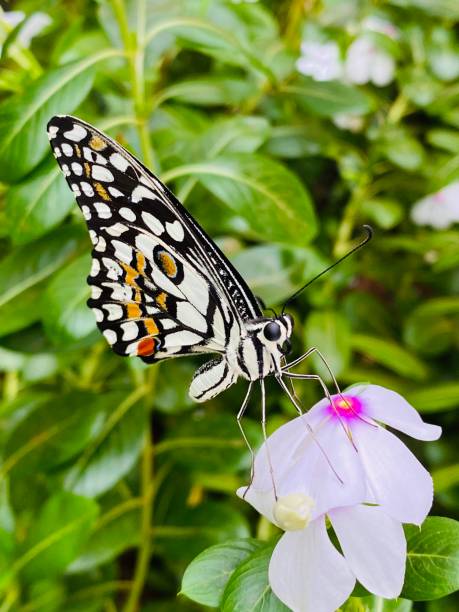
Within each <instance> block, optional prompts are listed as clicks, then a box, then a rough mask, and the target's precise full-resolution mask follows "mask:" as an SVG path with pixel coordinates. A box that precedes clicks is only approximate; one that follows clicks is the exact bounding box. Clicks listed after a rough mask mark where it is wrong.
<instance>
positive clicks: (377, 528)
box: [329, 505, 406, 599]
mask: <svg viewBox="0 0 459 612" xmlns="http://www.w3.org/2000/svg"><path fill="white" fill-rule="evenodd" d="M329 516H330V520H331V522H332V525H333V528H334V530H335V532H336V535H337V536H338V540H339V542H340V544H341V548H342V550H343V553H344V557H345V559H346V561H347V562H348V564H349V567H350V568H351V570H352V571H353V572H354V574H355V576H356V577H357V579H358V580H359V582H361V583H362V584H363V586H364V587H365V588H367V589H368V590H369V591H371V592H372V593H375V594H376V595H380V596H381V597H387V598H388V599H393V598H395V597H397V596H398V595H400V592H401V590H402V586H403V578H404V575H405V559H406V540H405V535H404V533H403V528H402V525H401V524H400V522H399V521H396V520H395V519H393V518H391V517H389V516H387V515H386V514H385V513H384V512H383V511H382V510H381V508H378V507H376V506H363V505H360V506H354V507H352V508H338V509H336V510H332V511H331V512H330V513H329Z"/></svg>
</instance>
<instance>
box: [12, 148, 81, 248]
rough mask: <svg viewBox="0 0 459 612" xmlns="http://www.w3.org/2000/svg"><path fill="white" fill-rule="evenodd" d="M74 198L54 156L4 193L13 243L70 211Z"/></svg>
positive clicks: (33, 236) (37, 233)
mask: <svg viewBox="0 0 459 612" xmlns="http://www.w3.org/2000/svg"><path fill="white" fill-rule="evenodd" d="M74 201H75V198H74V195H73V193H72V192H71V191H70V189H69V188H68V185H67V183H66V181H65V180H64V178H63V177H62V174H61V171H60V169H59V166H58V165H57V164H56V162H55V161H54V159H53V160H52V161H50V163H46V164H45V165H43V166H41V167H40V168H39V169H38V170H37V171H36V172H34V173H33V174H32V175H31V176H30V177H28V178H27V180H25V181H23V182H22V183H20V184H18V185H16V186H14V187H12V188H11V189H10V190H9V191H8V192H7V196H6V221H7V224H8V231H9V234H10V236H11V239H12V241H13V243H14V244H25V243H26V242H30V241H31V240H34V239H36V238H39V237H40V236H42V235H43V234H46V232H48V231H49V230H50V229H51V228H53V227H54V226H56V225H57V224H58V223H59V222H60V221H62V219H64V217H66V215H67V214H68V212H69V211H70V209H71V207H72V204H73V203H74Z"/></svg>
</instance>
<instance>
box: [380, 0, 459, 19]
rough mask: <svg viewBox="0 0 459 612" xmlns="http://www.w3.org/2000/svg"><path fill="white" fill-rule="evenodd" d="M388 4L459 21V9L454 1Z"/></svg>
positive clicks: (404, 0)
mask: <svg viewBox="0 0 459 612" xmlns="http://www.w3.org/2000/svg"><path fill="white" fill-rule="evenodd" d="M390 3H391V4H395V5H396V6H402V7H404V8H407V9H412V8H416V9H419V10H420V11H423V12H425V13H427V14H428V15H433V16H434V17H445V18H446V19H451V20H457V19H459V7H458V5H457V2H456V0H390Z"/></svg>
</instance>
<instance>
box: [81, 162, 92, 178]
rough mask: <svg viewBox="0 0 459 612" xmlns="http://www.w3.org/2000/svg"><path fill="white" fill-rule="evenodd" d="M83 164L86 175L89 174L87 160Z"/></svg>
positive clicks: (89, 169) (89, 168)
mask: <svg viewBox="0 0 459 612" xmlns="http://www.w3.org/2000/svg"><path fill="white" fill-rule="evenodd" d="M83 166H84V173H85V174H86V176H91V166H90V165H89V164H88V162H84V164H83Z"/></svg>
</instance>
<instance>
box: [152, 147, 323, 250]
mask: <svg viewBox="0 0 459 612" xmlns="http://www.w3.org/2000/svg"><path fill="white" fill-rule="evenodd" d="M185 175H191V176H197V177H198V178H199V180H200V181H201V182H202V184H203V185H204V186H205V187H206V188H207V189H208V190H209V191H211V192H212V193H213V194H214V195H215V196H217V197H218V198H219V199H220V200H222V202H224V203H225V204H226V205H227V206H228V207H229V208H230V209H231V210H233V211H234V212H235V213H236V214H238V215H239V216H240V217H242V218H243V219H245V221H246V222H247V227H246V228H244V229H245V230H246V231H248V232H250V233H253V234H255V235H256V236H258V237H261V238H263V239H264V240H272V241H273V242H280V243H286V244H290V245H295V246H304V245H305V244H306V243H307V242H308V241H309V240H311V239H312V237H313V236H314V235H315V233H316V229H317V228H316V220H315V215H314V211H313V208H312V203H311V199H310V197H309V194H308V192H307V191H306V189H305V187H304V186H303V185H302V183H301V182H300V181H299V180H298V178H297V177H296V176H295V175H294V174H293V173H292V172H290V171H289V170H287V168H285V167H284V166H282V165H281V164H279V163H277V162H274V161H272V160H270V159H268V158H265V157H262V156H260V155H244V154H233V155H225V156H222V157H219V158H217V159H215V160H213V161H211V162H205V163H201V164H190V165H188V166H182V167H179V168H175V169H174V170H172V171H170V172H168V173H166V174H165V175H164V176H163V178H164V180H165V181H166V182H167V181H169V180H171V179H172V178H176V177H178V176H185Z"/></svg>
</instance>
